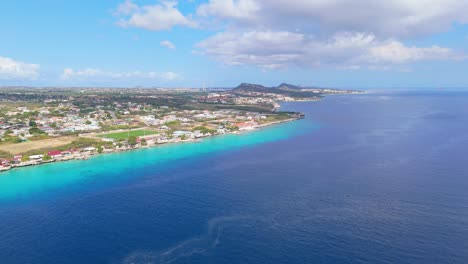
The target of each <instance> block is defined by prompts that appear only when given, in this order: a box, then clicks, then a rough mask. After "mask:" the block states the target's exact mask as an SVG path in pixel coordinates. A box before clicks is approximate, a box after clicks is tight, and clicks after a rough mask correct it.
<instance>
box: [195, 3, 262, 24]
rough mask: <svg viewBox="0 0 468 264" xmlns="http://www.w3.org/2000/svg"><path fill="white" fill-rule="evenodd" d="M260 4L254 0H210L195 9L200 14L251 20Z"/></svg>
mask: <svg viewBox="0 0 468 264" xmlns="http://www.w3.org/2000/svg"><path fill="white" fill-rule="evenodd" d="M259 10H260V5H259V4H258V3H257V2H256V1H255V0H211V1H210V2H209V3H207V4H202V5H200V6H199V7H198V9H197V14H199V15H201V16H215V17H222V18H235V19H246V20H252V19H253V18H254V17H253V16H254V15H255V13H256V12H257V11H259Z"/></svg>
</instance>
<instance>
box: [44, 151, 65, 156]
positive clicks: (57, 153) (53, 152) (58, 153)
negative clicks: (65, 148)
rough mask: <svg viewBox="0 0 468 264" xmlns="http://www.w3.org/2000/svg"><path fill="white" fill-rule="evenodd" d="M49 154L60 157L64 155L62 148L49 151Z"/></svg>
mask: <svg viewBox="0 0 468 264" xmlns="http://www.w3.org/2000/svg"><path fill="white" fill-rule="evenodd" d="M47 155H49V156H51V157H52V158H59V157H62V156H63V154H62V151H60V150H52V151H49V152H47Z"/></svg>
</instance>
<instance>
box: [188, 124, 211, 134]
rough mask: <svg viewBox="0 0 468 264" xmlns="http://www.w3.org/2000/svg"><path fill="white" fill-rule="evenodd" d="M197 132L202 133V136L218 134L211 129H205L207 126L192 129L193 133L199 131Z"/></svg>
mask: <svg viewBox="0 0 468 264" xmlns="http://www.w3.org/2000/svg"><path fill="white" fill-rule="evenodd" d="M197 130H198V131H200V133H202V134H214V133H216V131H215V130H213V129H209V128H207V127H205V126H197V127H194V128H193V129H192V131H197Z"/></svg>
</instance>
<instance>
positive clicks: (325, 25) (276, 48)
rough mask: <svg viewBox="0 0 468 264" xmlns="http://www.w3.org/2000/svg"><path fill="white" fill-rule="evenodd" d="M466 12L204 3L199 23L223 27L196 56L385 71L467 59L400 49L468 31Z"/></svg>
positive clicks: (434, 2)
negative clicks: (454, 30)
mask: <svg viewBox="0 0 468 264" xmlns="http://www.w3.org/2000/svg"><path fill="white" fill-rule="evenodd" d="M467 12H468V1H458V0H395V1H372V0H354V1H349V0H333V1H328V0H261V1H260V0H209V1H208V2H207V3H205V4H202V5H200V6H199V7H198V9H197V15H199V16H201V17H206V18H208V19H214V20H216V22H218V21H223V22H225V23H223V25H224V30H223V31H221V32H220V33H218V34H216V35H214V36H211V37H209V38H208V39H205V40H204V41H201V42H200V43H198V44H197V48H198V52H199V53H201V54H205V55H207V56H210V57H213V58H215V59H217V60H219V61H222V62H223V63H225V64H228V65H245V64H248V65H256V66H259V67H261V68H281V67H288V66H299V67H318V66H333V67H336V68H339V69H359V68H362V67H367V68H368V69H386V70H388V69H392V67H393V66H395V65H402V64H409V63H412V62H417V61H424V60H461V59H467V56H466V55H465V54H463V53H462V52H459V51H455V50H452V49H450V48H447V47H440V46H437V45H433V46H428V47H418V46H409V45H406V44H405V42H406V41H407V40H408V39H417V38H422V37H425V36H430V35H431V34H434V33H439V32H443V31H445V30H447V29H448V28H450V27H451V26H452V24H453V23H468V16H466V13H467ZM402 67H403V66H401V67H400V68H402Z"/></svg>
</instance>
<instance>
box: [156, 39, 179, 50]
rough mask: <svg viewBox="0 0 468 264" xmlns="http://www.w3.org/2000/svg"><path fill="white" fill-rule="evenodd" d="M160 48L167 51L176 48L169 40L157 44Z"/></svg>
mask: <svg viewBox="0 0 468 264" xmlns="http://www.w3.org/2000/svg"><path fill="white" fill-rule="evenodd" d="M159 44H160V45H161V46H162V47H166V48H168V49H175V48H176V46H175V45H174V43H172V42H170V41H169V40H163V41H161V42H160V43H159Z"/></svg>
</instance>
